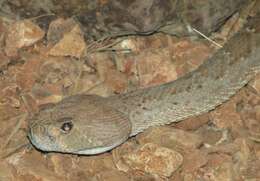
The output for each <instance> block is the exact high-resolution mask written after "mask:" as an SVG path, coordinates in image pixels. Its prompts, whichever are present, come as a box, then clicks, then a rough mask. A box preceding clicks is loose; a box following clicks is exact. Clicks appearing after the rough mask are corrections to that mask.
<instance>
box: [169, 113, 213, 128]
mask: <svg viewBox="0 0 260 181" xmlns="http://www.w3.org/2000/svg"><path fill="white" fill-rule="evenodd" d="M209 121H210V119H209V114H202V115H200V116H195V117H191V118H187V119H184V120H182V121H180V122H177V123H173V124H172V125H173V126H174V127H175V128H178V129H182V130H196V129H198V128H199V127H201V126H202V125H204V124H206V123H208V122H209Z"/></svg>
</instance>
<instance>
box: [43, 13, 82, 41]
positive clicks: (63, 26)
mask: <svg viewBox="0 0 260 181" xmlns="http://www.w3.org/2000/svg"><path fill="white" fill-rule="evenodd" d="M76 24H77V23H76V21H75V20H73V19H72V18H69V19H63V18H57V19H56V20H54V21H52V22H51V23H50V25H49V29H48V32H47V40H48V43H49V44H56V43H58V42H59V41H60V40H61V39H62V38H63V36H64V34H65V33H68V32H70V31H71V29H72V28H73V27H75V26H76Z"/></svg>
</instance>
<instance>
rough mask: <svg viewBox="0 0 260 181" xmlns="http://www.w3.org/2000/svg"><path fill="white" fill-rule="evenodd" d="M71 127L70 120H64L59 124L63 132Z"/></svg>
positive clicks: (66, 131)
mask: <svg viewBox="0 0 260 181" xmlns="http://www.w3.org/2000/svg"><path fill="white" fill-rule="evenodd" d="M72 127H73V124H72V122H66V123H63V124H62V126H61V130H62V131H63V132H64V133H68V132H69V131H70V130H71V129H72Z"/></svg>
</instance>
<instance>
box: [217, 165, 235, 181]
mask: <svg viewBox="0 0 260 181" xmlns="http://www.w3.org/2000/svg"><path fill="white" fill-rule="evenodd" d="M213 175H214V177H215V180H216V181H232V180H235V175H236V172H235V171H234V167H233V164H232V162H225V163H222V164H221V165H219V166H218V167H216V168H215V169H214V171H213Z"/></svg>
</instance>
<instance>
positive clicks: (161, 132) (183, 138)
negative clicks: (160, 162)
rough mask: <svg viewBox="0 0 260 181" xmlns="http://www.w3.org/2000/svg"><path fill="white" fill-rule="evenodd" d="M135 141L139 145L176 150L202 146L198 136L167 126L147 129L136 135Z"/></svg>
mask: <svg viewBox="0 0 260 181" xmlns="http://www.w3.org/2000/svg"><path fill="white" fill-rule="evenodd" d="M137 140H138V141H139V143H140V144H144V143H149V142H152V143H156V144H158V145H161V146H163V147H167V148H171V149H178V147H185V148H194V149H195V148H197V147H199V146H200V145H201V144H202V138H201V137H200V136H199V135H197V134H194V133H191V132H188V131H183V130H180V129H176V128H171V127H168V126H161V127H154V128H150V129H147V130H146V131H144V132H143V133H142V134H139V135H137Z"/></svg>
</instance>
